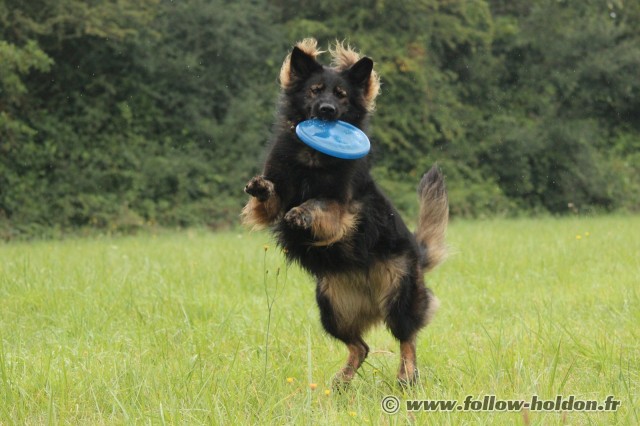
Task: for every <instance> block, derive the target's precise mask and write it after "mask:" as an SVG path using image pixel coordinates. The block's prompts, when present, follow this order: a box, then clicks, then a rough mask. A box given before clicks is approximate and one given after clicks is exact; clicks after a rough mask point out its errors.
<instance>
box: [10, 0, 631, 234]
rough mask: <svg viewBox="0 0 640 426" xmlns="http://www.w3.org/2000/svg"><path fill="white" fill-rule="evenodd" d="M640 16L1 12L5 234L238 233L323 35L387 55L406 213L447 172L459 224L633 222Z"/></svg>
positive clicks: (389, 170)
mask: <svg viewBox="0 0 640 426" xmlns="http://www.w3.org/2000/svg"><path fill="white" fill-rule="evenodd" d="M638 22H640V6H638V5H636V4H635V3H634V2H631V3H629V2H620V1H611V2H608V3H602V2H600V1H595V0H589V1H584V2H579V3H575V2H558V1H552V0H536V1H532V2H529V3H526V4H524V3H523V4H520V3H518V4H515V3H513V2H505V1H501V0H488V1H471V0H469V1H465V0H458V1H446V2H445V1H441V0H412V1H406V2H389V1H379V0H358V1H355V2H334V1H328V0H322V1H317V2H312V3H309V4H305V6H304V7H300V4H299V2H294V1H291V0H279V1H268V0H259V1H251V0H242V1H233V2H232V1H228V0H214V1H205V0H196V1H190V2H175V1H170V0H122V1H118V2H84V1H80V0H61V1H54V0H38V1H30V2H22V1H17V0H4V1H3V2H1V3H0V229H2V230H3V231H1V232H2V233H3V234H4V236H5V238H11V237H13V236H15V235H20V234H25V235H33V234H38V233H40V232H45V231H44V230H46V229H61V230H68V229H73V228H78V227H100V228H103V229H110V230H118V229H120V230H131V229H135V228H138V227H141V226H147V225H149V224H162V225H169V226H189V225H198V224H206V225H210V226H227V225H229V224H231V223H235V222H236V218H237V215H238V212H239V209H240V207H241V206H242V203H243V200H244V199H245V197H244V194H243V193H242V187H243V184H244V182H245V181H246V180H247V179H248V178H250V177H251V175H253V174H254V173H257V172H258V171H259V164H260V160H261V158H262V155H263V150H264V147H265V145H266V143H267V140H268V135H269V127H270V125H271V122H272V120H273V106H274V102H275V99H276V97H277V91H278V88H277V84H276V78H277V74H278V70H279V66H280V62H281V60H282V58H283V57H284V56H285V55H286V52H287V50H288V49H289V48H290V46H291V45H292V44H293V43H294V42H295V41H297V40H299V39H302V38H304V37H308V36H315V37H316V38H318V39H319V40H320V43H321V45H322V46H326V45H327V44H328V43H330V42H333V41H334V40H336V39H338V40H342V39H346V40H347V41H348V42H350V43H352V44H353V45H355V46H357V47H358V48H359V49H361V51H362V52H364V53H366V54H367V55H369V56H371V57H372V58H374V60H375V61H376V68H377V70H378V72H379V73H380V74H381V77H382V82H383V85H382V94H381V96H380V98H379V99H378V108H377V111H376V114H375V117H374V119H373V120H372V128H371V136H372V141H373V143H374V145H375V150H376V152H375V154H374V155H375V158H376V175H377V176H378V177H379V178H380V179H381V181H382V186H383V187H384V188H386V189H387V191H388V192H389V193H390V194H391V195H392V197H393V198H394V199H395V200H396V201H397V202H398V204H399V205H400V206H401V208H402V209H403V210H405V211H406V212H407V213H409V214H411V213H412V212H413V211H414V210H415V205H414V204H415V203H414V198H415V196H414V194H413V191H414V188H415V184H416V183H417V179H418V178H419V177H420V175H421V174H422V173H423V172H424V171H425V170H427V169H428V168H429V167H430V166H431V164H432V163H434V162H438V163H440V165H441V166H442V168H443V169H444V171H445V174H446V175H447V178H448V184H449V189H450V192H451V211H452V212H453V214H454V215H460V216H466V217H479V216H491V215H496V214H498V215H517V214H519V212H521V211H525V212H545V211H546V212H552V213H566V212H569V211H574V210H576V209H578V210H580V211H585V210H594V209H595V210H617V209H628V210H635V211H637V210H639V209H640V201H639V200H640V196H638V195H637V194H640V173H639V170H638V164H639V162H638V156H639V155H640V142H639V141H640V118H639V117H640V101H639V99H640V83H639V80H638V78H637V70H638V69H640V26H639V24H638ZM569 205H571V206H573V207H572V208H568V206H569Z"/></svg>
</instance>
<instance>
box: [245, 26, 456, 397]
mask: <svg viewBox="0 0 640 426" xmlns="http://www.w3.org/2000/svg"><path fill="white" fill-rule="evenodd" d="M329 52H330V54H331V56H332V59H333V60H332V63H331V65H330V66H323V65H322V64H320V63H319V62H318V61H317V57H318V56H319V55H320V54H322V53H324V52H322V51H320V50H319V49H318V47H317V41H316V40H315V39H311V38H309V39H304V40H303V41H301V42H299V43H297V44H296V45H295V46H294V47H293V50H292V51H291V52H290V53H289V54H288V56H287V57H286V58H285V60H284V63H283V64H282V68H281V70H280V85H281V95H280V99H279V103H278V110H277V119H276V123H275V125H274V129H273V137H272V141H271V146H270V150H269V153H268V156H267V159H266V162H265V164H264V168H263V171H262V174H261V175H259V176H256V177H254V178H252V179H251V180H250V181H249V183H248V184H247V185H246V187H245V188H244V190H245V192H246V193H247V194H249V195H250V196H251V197H250V199H249V201H248V203H247V204H246V206H245V207H244V209H243V210H242V213H241V217H242V222H243V223H244V224H245V225H247V226H251V227H253V228H254V229H256V228H257V229H260V228H267V227H269V228H271V230H272V232H273V234H274V235H275V238H276V240H277V242H278V244H279V245H280V246H281V247H282V248H283V251H284V253H285V255H286V257H287V259H288V260H289V261H294V262H298V263H299V264H300V265H301V266H302V267H303V268H304V269H306V270H307V271H308V272H309V273H310V274H312V275H313V276H314V277H315V280H316V301H317V304H318V307H319V309H320V319H321V322H322V325H323V327H324V329H325V330H326V331H327V332H328V333H329V334H330V335H331V336H333V337H335V338H336V339H338V340H340V341H342V342H344V343H345V344H346V346H347V348H348V351H349V355H348V358H347V362H346V364H345V365H344V367H343V368H342V369H341V370H340V371H339V372H338V373H337V374H336V376H335V377H334V379H333V380H334V386H338V385H341V384H348V383H349V382H350V381H351V380H352V379H353V377H354V375H355V374H356V372H357V370H358V368H359V367H360V366H361V365H362V363H363V361H364V360H365V358H366V357H367V354H368V353H369V346H367V344H366V343H365V341H364V340H363V338H362V336H363V334H364V333H365V332H366V331H367V330H368V329H369V328H370V327H371V326H373V325H374V324H376V323H379V322H384V323H385V324H386V326H387V327H388V329H389V330H390V331H391V333H392V334H393V336H394V337H395V338H396V339H397V340H398V341H399V342H400V357H401V360H400V368H399V371H398V375H397V379H398V381H399V382H400V383H401V384H413V383H415V382H416V381H417V380H418V370H417V367H416V336H417V333H418V331H419V330H420V329H421V328H423V327H424V326H425V325H426V324H427V323H429V322H430V320H431V318H432V317H433V314H434V312H435V311H436V309H437V307H438V305H439V302H438V299H437V298H436V297H435V296H434V294H433V292H432V291H431V290H430V289H428V288H427V287H426V286H425V283H424V278H423V276H424V273H425V272H426V271H428V270H431V269H432V268H434V267H435V266H436V265H438V264H439V263H441V262H442V261H443V260H444V259H445V257H446V251H447V250H446V243H445V230H446V228H447V222H448V216H449V204H448V197H447V190H446V187H445V183H444V177H443V175H442V173H441V171H440V170H439V169H438V168H437V166H433V167H432V168H431V170H429V171H428V172H427V173H426V174H425V175H424V176H423V177H422V179H421V180H420V182H419V185H418V198H419V203H420V213H419V218H418V224H417V230H416V232H415V233H412V232H410V231H409V229H408V228H407V226H406V225H405V223H404V222H403V220H402V218H401V217H400V214H399V213H398V212H397V210H396V209H395V208H394V206H393V205H392V203H391V202H390V201H389V199H388V198H387V197H386V196H385V195H384V194H383V193H382V191H381V190H380V189H379V188H378V186H377V185H376V183H375V182H374V180H373V178H372V177H371V175H370V172H369V170H370V161H369V159H368V158H367V157H365V158H361V159H356V160H343V159H339V158H334V157H331V156H328V155H325V154H322V153H320V152H318V151H315V150H313V149H312V148H310V147H308V146H307V145H305V144H304V143H303V142H302V141H300V140H299V139H298V138H297V136H296V133H295V127H296V125H297V124H298V123H300V122H301V121H304V120H307V119H310V118H317V119H322V120H342V121H346V122H348V123H350V124H352V125H354V126H356V127H358V128H360V129H362V130H363V131H366V128H367V123H368V119H369V117H370V115H371V113H372V112H373V110H374V108H375V100H376V96H377V95H378V92H379V89H380V81H379V78H378V75H377V73H376V72H375V71H374V70H373V61H372V60H371V59H370V58H368V57H362V58H361V57H360V55H359V54H358V53H357V51H355V50H354V49H352V48H351V47H350V46H348V45H347V46H345V45H344V43H343V42H336V43H335V44H334V45H333V46H331V47H330V48H329Z"/></svg>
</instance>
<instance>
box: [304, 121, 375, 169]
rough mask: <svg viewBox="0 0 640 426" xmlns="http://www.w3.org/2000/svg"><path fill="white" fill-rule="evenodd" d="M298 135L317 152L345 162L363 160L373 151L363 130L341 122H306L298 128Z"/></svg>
mask: <svg viewBox="0 0 640 426" xmlns="http://www.w3.org/2000/svg"><path fill="white" fill-rule="evenodd" d="M296 134H297V135H298V138H300V140H301V141H302V142H304V143H305V144H307V145H309V146H310V147H311V148H313V149H315V150H316V151H320V152H322V153H323V154H327V155H330V156H332V157H337V158H342V159H345V160H355V159H357V158H362V157H364V156H365V155H367V154H368V153H369V149H371V143H370V142H369V138H368V137H367V135H366V134H365V133H364V132H363V131H362V130H360V129H358V128H357V127H356V126H354V125H351V124H349V123H345V122H344V121H340V120H336V121H325V120H318V119H315V118H312V119H311V120H305V121H302V122H300V124H298V125H297V126H296Z"/></svg>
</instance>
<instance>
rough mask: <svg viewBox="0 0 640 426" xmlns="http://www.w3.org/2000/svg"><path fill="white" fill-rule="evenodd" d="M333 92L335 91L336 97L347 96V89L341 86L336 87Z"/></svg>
mask: <svg viewBox="0 0 640 426" xmlns="http://www.w3.org/2000/svg"><path fill="white" fill-rule="evenodd" d="M334 92H335V94H336V96H337V97H338V98H340V99H342V98H346V97H347V91H346V90H344V89H343V88H342V87H336V88H335V90H334Z"/></svg>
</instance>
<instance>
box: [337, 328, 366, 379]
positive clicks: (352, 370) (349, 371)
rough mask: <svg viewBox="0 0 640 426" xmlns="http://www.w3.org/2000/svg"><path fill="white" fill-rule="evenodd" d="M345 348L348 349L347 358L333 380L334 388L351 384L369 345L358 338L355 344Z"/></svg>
mask: <svg viewBox="0 0 640 426" xmlns="http://www.w3.org/2000/svg"><path fill="white" fill-rule="evenodd" d="M347 348H348V349H349V356H348V357H347V362H346V364H345V365H344V367H342V368H341V369H340V371H338V373H337V374H336V375H335V377H334V378H333V386H334V387H340V386H344V385H346V384H348V383H349V382H351V380H352V379H353V377H354V376H355V375H356V371H358V368H360V366H361V365H362V363H363V362H364V360H365V358H366V357H367V355H368V354H369V345H367V344H366V343H365V342H364V340H362V338H358V339H357V341H356V342H352V343H347Z"/></svg>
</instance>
